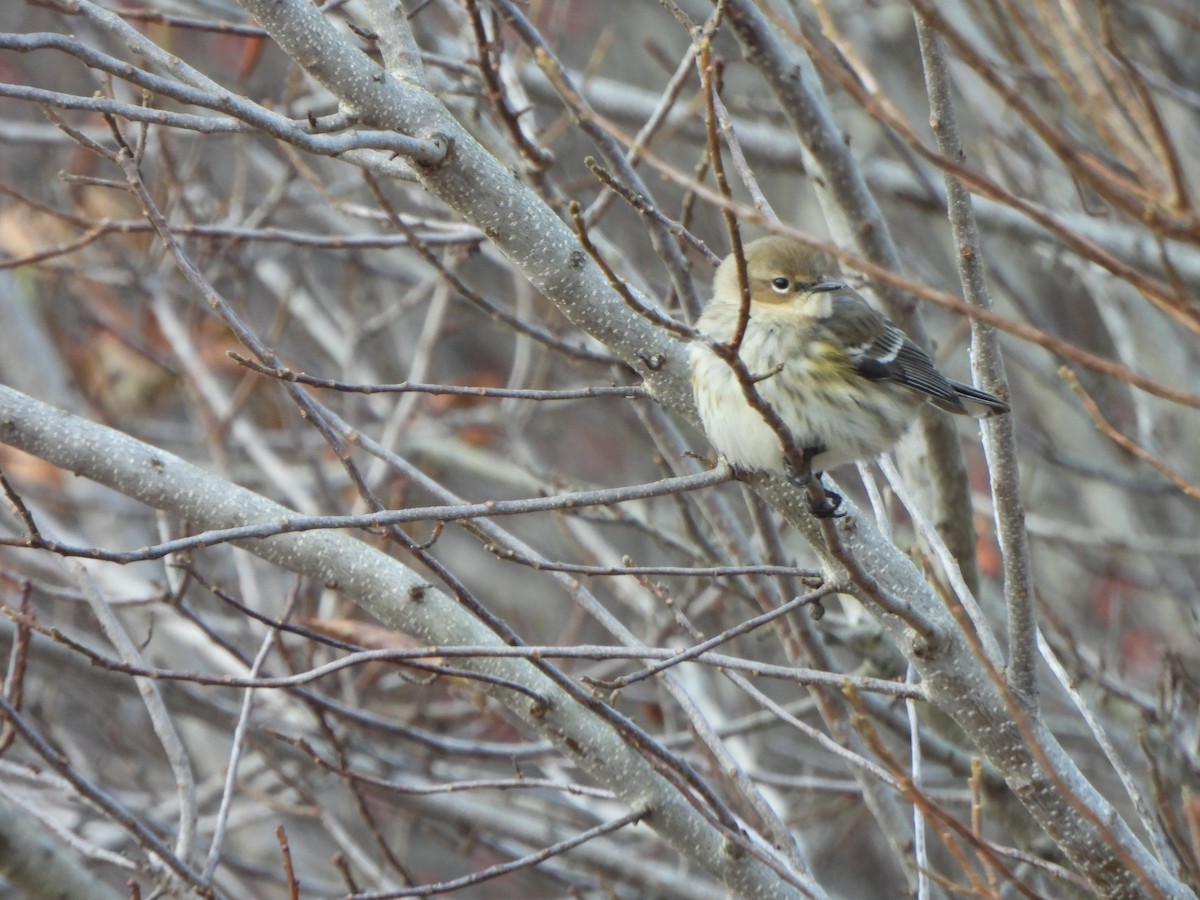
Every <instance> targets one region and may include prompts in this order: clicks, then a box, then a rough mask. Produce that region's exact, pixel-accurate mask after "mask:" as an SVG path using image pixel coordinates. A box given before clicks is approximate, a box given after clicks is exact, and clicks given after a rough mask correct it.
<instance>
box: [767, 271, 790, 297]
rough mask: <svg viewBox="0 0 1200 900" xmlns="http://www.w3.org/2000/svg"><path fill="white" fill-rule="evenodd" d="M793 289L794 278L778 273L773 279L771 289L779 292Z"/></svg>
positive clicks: (783, 292) (782, 292) (784, 292)
mask: <svg viewBox="0 0 1200 900" xmlns="http://www.w3.org/2000/svg"><path fill="white" fill-rule="evenodd" d="M791 289H792V280H791V279H790V278H787V277H786V276H784V275H776V276H775V277H774V278H772V279H771V290H773V291H774V292H775V293H777V294H786V293H787V292H788V291H790V290H791Z"/></svg>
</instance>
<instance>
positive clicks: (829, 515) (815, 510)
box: [808, 478, 846, 519]
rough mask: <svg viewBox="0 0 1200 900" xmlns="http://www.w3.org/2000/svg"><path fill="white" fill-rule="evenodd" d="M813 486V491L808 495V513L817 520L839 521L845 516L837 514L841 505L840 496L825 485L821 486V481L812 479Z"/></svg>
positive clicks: (841, 513) (840, 513)
mask: <svg viewBox="0 0 1200 900" xmlns="http://www.w3.org/2000/svg"><path fill="white" fill-rule="evenodd" d="M813 485H814V487H815V488H816V489H815V490H810V491H809V494H808V511H809V512H810V513H812V514H813V516H814V517H815V518H818V519H840V518H841V517H842V516H844V515H846V514H845V513H844V512H839V508H840V507H841V505H842V495H841V494H839V493H838V492H837V491H831V490H830V489H829V488H827V487H825V485H823V484H821V479H820V478H817V479H814V481H813Z"/></svg>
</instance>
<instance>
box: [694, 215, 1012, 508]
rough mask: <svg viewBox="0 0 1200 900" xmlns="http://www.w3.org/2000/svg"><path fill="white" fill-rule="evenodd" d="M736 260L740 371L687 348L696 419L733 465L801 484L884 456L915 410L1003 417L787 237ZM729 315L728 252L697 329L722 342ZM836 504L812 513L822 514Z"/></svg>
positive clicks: (730, 325) (706, 350) (731, 322)
mask: <svg viewBox="0 0 1200 900" xmlns="http://www.w3.org/2000/svg"><path fill="white" fill-rule="evenodd" d="M745 257H746V274H747V276H748V279H749V286H750V301H751V302H750V317H749V320H748V322H747V324H746V331H745V334H744V336H743V338H742V343H741V345H740V347H739V350H738V355H739V356H740V358H741V360H742V362H743V363H744V364H745V369H746V373H745V374H744V375H742V376H739V375H738V374H737V372H736V371H735V370H734V368H733V367H731V366H730V364H729V362H727V361H726V360H724V359H722V358H721V357H720V356H719V355H718V353H716V352H715V351H714V350H713V348H712V347H711V346H709V344H707V343H705V342H704V341H701V340H697V341H694V342H693V343H692V346H691V368H692V390H693V391H694V393H695V397H696V406H697V407H698V408H699V410H700V419H701V421H703V423H704V430H705V432H706V433H707V434H708V439H709V440H710V441H711V442H712V445H713V446H714V447H716V449H717V450H718V451H720V452H721V453H722V454H724V456H725V458H726V459H727V460H729V462H730V463H731V464H732V465H733V466H734V467H735V468H738V469H743V470H759V471H764V472H771V473H775V474H785V475H787V476H788V477H790V478H792V480H794V481H796V482H797V483H806V482H807V481H808V479H809V477H810V476H811V475H812V473H813V472H818V473H819V472H821V471H822V470H825V469H832V468H834V467H836V466H840V465H843V464H845V463H849V462H854V461H856V460H861V459H870V458H872V457H875V456H878V455H879V454H880V453H883V452H884V451H885V450H887V449H889V448H890V447H891V446H892V445H893V444H895V443H896V441H898V440H899V439H900V437H901V436H902V435H903V434H904V432H905V431H906V430H907V429H908V426H909V425H910V424H911V423H912V422H913V420H914V419H915V418H916V412H917V408H918V407H919V406H920V405H921V404H922V403H924V402H926V401H929V402H932V403H933V404H934V405H935V406H937V407H939V408H940V409H944V410H946V411H947V412H952V413H956V414H958V415H969V416H975V417H983V416H994V415H999V414H1001V413H1006V412H1008V404H1007V403H1005V402H1004V401H1003V400H1001V399H1000V398H999V397H995V396H993V395H991V394H989V393H987V392H986V391H981V390H978V389H976V388H973V387H971V386H970V385H966V384H960V383H958V382H956V381H951V380H949V379H948V378H946V376H945V375H943V374H942V373H941V372H939V371H938V370H937V368H936V367H935V366H934V364H933V361H932V360H930V358H929V356H928V355H927V354H926V353H925V351H924V350H922V349H921V348H920V347H918V346H917V345H916V344H914V343H913V342H912V341H911V340H909V338H908V336H907V335H905V334H904V332H902V331H901V330H900V329H899V328H897V327H896V326H895V325H893V324H892V323H891V322H890V321H888V319H887V318H886V317H885V316H883V315H882V314H881V313H879V312H877V311H876V310H875V309H873V308H872V307H871V306H869V305H868V304H867V302H866V301H865V300H864V299H863V298H862V297H861V296H859V295H858V294H857V293H856V292H855V291H853V290H852V289H850V288H849V287H847V286H846V285H845V284H844V283H842V282H840V281H836V280H834V279H833V278H830V277H828V276H827V273H828V272H829V270H830V269H829V261H828V259H827V258H826V257H825V256H824V255H823V254H821V253H820V252H818V251H816V250H814V249H812V248H810V247H807V246H805V245H804V244H801V243H799V242H798V241H794V240H792V239H790V238H784V237H765V238H760V239H759V240H756V241H752V242H751V243H749V244H747V245H746V246H745ZM740 309H741V289H740V287H739V284H738V275H737V262H736V260H735V259H734V257H733V256H732V255H730V256H728V257H726V258H725V261H724V262H722V263H721V265H720V267H718V269H717V274H716V276H715V278H714V279H713V299H712V302H711V303H710V304H709V305H708V307H707V308H706V309H705V310H704V314H703V315H702V316H701V317H700V319H699V320H698V321H697V322H696V328H697V330H699V331H700V332H702V333H703V334H705V335H707V336H709V337H710V338H713V339H714V340H716V341H720V342H722V343H726V344H727V343H728V342H729V341H731V340H732V339H733V338H734V336H735V332H736V330H737V324H738V316H739V312H740ZM746 376H748V377H746ZM743 382H749V383H750V384H752V385H753V387H754V389H755V390H756V391H757V392H758V395H759V397H761V398H762V401H763V402H764V403H765V404H766V405H767V406H769V407H770V408H771V409H773V410H774V411H775V413H776V414H777V415H778V417H779V419H780V420H781V421H782V423H783V425H784V426H785V427H786V429H787V431H788V433H789V434H790V435H791V439H792V442H793V443H794V445H795V449H796V450H797V451H798V452H799V453H800V454H801V459H802V460H803V462H804V466H803V469H802V470H800V471H797V469H796V466H794V465H793V464H792V463H791V462H790V461H789V460H788V459H787V456H786V454H785V453H784V449H783V444H782V442H781V441H780V438H779V436H778V435H777V433H776V432H775V431H774V430H773V429H772V428H771V427H770V426H769V425H768V424H767V422H766V420H765V419H764V417H763V414H762V412H760V411H759V410H758V409H755V408H754V407H753V406H752V405H751V404H750V402H749V401H748V400H747V398H746V390H745V385H744V384H743ZM834 497H835V498H836V495H834ZM840 499H841V498H836V499H834V501H833V506H832V508H828V507H827V508H824V509H823V510H822V509H814V512H818V513H823V514H825V515H830V514H832V513H833V512H834V511H835V510H836V508H837V503H838V502H840Z"/></svg>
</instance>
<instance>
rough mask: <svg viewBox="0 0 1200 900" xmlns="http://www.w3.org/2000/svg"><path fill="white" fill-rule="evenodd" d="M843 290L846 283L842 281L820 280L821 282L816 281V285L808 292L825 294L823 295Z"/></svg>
mask: <svg viewBox="0 0 1200 900" xmlns="http://www.w3.org/2000/svg"><path fill="white" fill-rule="evenodd" d="M845 288H846V282H844V281H825V280H822V281H818V282H817V283H816V284H814V285H813V286H812V287H810V288H809V289H808V292H809V293H810V294H825V293H828V292H829V291H841V290H845Z"/></svg>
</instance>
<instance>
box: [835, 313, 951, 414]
mask: <svg viewBox="0 0 1200 900" xmlns="http://www.w3.org/2000/svg"><path fill="white" fill-rule="evenodd" d="M832 303H833V309H832V314H831V315H830V316H829V317H828V319H826V321H825V325H826V327H827V328H829V329H830V330H831V331H832V332H833V333H834V335H835V337H837V338H839V339H840V340H841V342H842V343H843V345H844V346H845V347H846V352H847V355H848V356H849V357H850V364H851V365H852V366H853V367H854V371H855V372H857V373H858V374H859V375H861V376H863V377H864V378H869V379H871V380H872V381H890V382H893V383H895V384H901V385H904V387H907V388H911V389H912V390H914V391H918V392H919V393H922V394H926V395H927V396H928V397H929V398H930V399H931V400H932V401H933V402H934V403H936V404H937V405H938V406H940V407H942V408H943V409H946V410H948V411H950V412H957V413H964V412H966V410H965V409H964V408H963V405H962V402H961V401H960V400H959V397H958V393H957V392H956V391H955V390H954V386H953V385H952V384H951V383H950V381H949V380H948V379H947V378H946V376H945V375H943V374H942V373H941V372H939V371H938V370H937V368H936V367H935V366H934V364H933V360H931V359H930V358H929V356H928V354H926V353H925V351H924V350H922V349H921V348H920V347H918V346H917V345H916V344H914V343H913V342H912V341H911V340H909V338H908V335H906V334H905V333H904V332H903V331H901V330H900V329H899V328H897V327H896V326H895V325H893V324H892V323H891V322H889V321H888V320H887V318H886V317H884V316H883V315H882V314H881V313H879V312H878V311H876V310H875V309H873V308H872V307H871V306H870V305H869V304H868V303H867V301H866V300H864V299H862V297H860V296H858V294H855V293H852V292H846V293H844V294H838V295H836V296H834V297H833V298H832Z"/></svg>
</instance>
